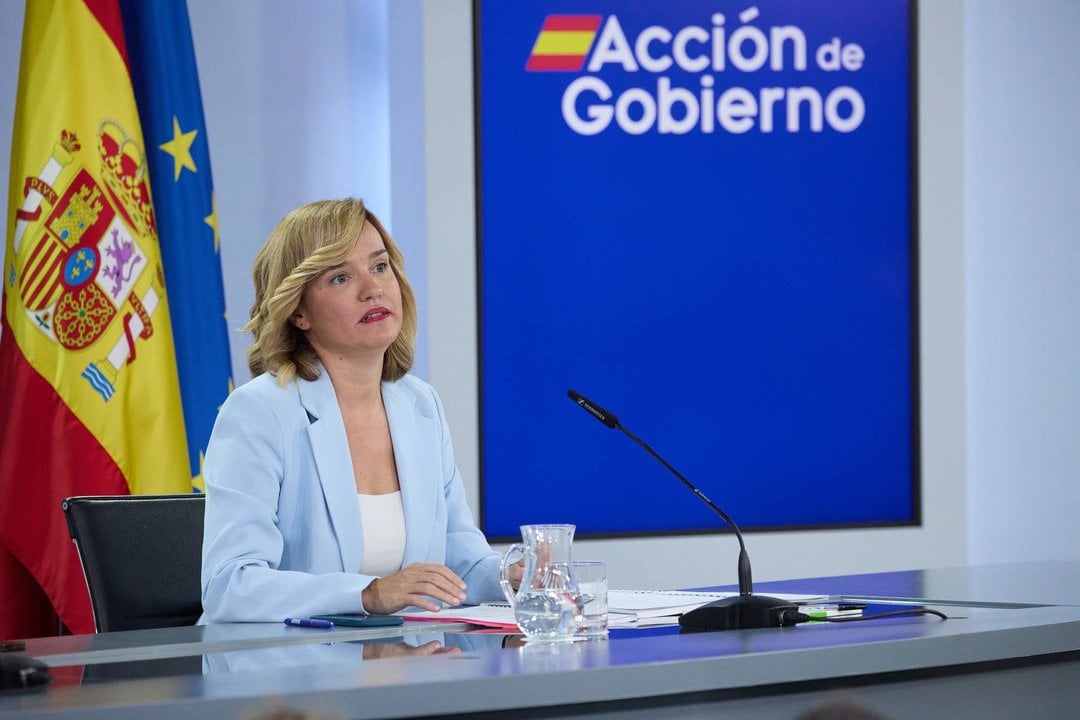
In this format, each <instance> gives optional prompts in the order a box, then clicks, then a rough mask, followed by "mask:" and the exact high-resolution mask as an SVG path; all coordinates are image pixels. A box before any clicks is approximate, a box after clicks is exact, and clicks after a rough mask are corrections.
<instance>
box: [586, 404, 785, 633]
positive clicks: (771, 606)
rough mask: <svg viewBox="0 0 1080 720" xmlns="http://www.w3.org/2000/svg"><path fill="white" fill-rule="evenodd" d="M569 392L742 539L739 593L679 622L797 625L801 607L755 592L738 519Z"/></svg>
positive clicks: (728, 626) (698, 626)
mask: <svg viewBox="0 0 1080 720" xmlns="http://www.w3.org/2000/svg"><path fill="white" fill-rule="evenodd" d="M566 394H567V395H568V396H569V397H570V399H571V400H573V401H574V402H575V403H577V404H578V405H580V406H581V407H582V408H583V409H584V410H585V411H586V412H588V413H589V414H590V415H592V416H593V417H595V418H596V419H597V420H599V421H600V422H602V423H604V425H607V426H608V427H609V428H615V429H618V430H622V431H623V432H624V433H626V435H627V436H629V438H630V439H631V440H633V441H634V442H636V443H637V444H638V445H640V446H641V447H642V448H644V450H645V452H647V453H649V454H650V455H652V456H653V457H654V458H656V460H657V461H659V463H660V464H661V465H663V466H664V467H666V468H667V469H668V470H669V471H670V472H671V474H672V475H674V476H675V477H677V478H679V481H680V482H682V484H683V485H685V486H686V487H687V488H688V489H689V490H690V492H692V493H694V494H695V495H697V496H698V498H700V499H701V501H702V502H704V503H705V504H706V505H708V506H709V509H710V510H712V511H713V512H714V513H716V514H717V515H719V516H720V517H721V519H723V521H724V522H726V523H727V524H728V525H729V526H730V527H731V529H732V530H734V531H735V537H737V538H738V539H739V594H738V596H736V597H729V598H724V599H723V600H716V601H715V602H711V603H709V604H707V605H702V606H701V607H699V608H697V609H696V610H691V611H690V612H688V613H685V614H684V615H682V616H681V617H680V618H679V625H681V626H682V627H684V628H689V629H692V630H742V629H749V628H767V627H782V626H785V625H794V624H795V622H794V617H795V611H796V610H797V608H796V607H795V605H794V604H792V603H791V602H789V601H787V600H783V599H781V598H775V597H769V596H768V595H754V582H753V579H752V577H751V573H750V555H749V554H748V553H747V552H746V543H745V542H744V541H743V535H742V532H741V531H740V530H739V526H738V525H736V524H735V521H734V520H732V519H731V518H730V517H729V516H728V514H727V513H726V512H724V511H723V510H721V509H720V508H718V507H717V506H716V505H715V504H714V503H713V501H712V500H710V499H709V498H707V497H705V493H703V492H701V490H698V489H697V487H695V486H694V484H693V483H692V482H690V481H689V480H687V479H686V478H684V477H683V476H682V474H681V473H680V472H679V471H678V470H676V469H675V468H673V467H671V465H670V464H669V463H668V461H667V460H665V459H664V458H662V457H660V455H659V454H658V453H657V452H656V451H655V450H653V449H652V448H651V447H649V446H648V445H647V444H646V443H645V441H644V440H642V439H641V438H639V437H638V436H637V435H635V434H634V433H632V432H630V431H629V430H627V429H626V428H625V427H623V426H622V423H620V422H619V419H618V418H617V417H615V415H614V414H612V413H610V412H608V411H607V410H605V409H604V408H602V407H600V406H599V405H597V404H596V403H594V402H593V401H592V400H590V399H588V398H587V397H585V396H584V395H582V394H581V393H579V392H577V391H575V390H567V391H566Z"/></svg>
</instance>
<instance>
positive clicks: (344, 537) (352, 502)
mask: <svg viewBox="0 0 1080 720" xmlns="http://www.w3.org/2000/svg"><path fill="white" fill-rule="evenodd" d="M297 384H298V385H299V388H300V402H301V404H302V405H303V406H304V409H305V410H306V411H307V413H308V419H309V420H310V423H309V425H308V438H309V440H310V442H311V450H312V455H314V457H315V466H316V468H317V469H318V474H319V477H318V481H319V483H320V484H321V485H322V491H323V499H324V500H325V501H326V508H327V511H328V512H329V514H330V522H331V523H332V524H333V528H334V535H335V537H337V543H338V552H339V553H340V554H341V569H342V571H344V572H347V573H355V572H358V571H359V570H360V559H361V558H362V557H363V552H364V547H363V545H364V533H363V530H362V529H361V527H360V508H359V505H358V503H357V497H356V478H355V477H354V476H353V468H352V458H351V456H350V455H349V441H348V440H347V439H346V437H345V423H344V422H343V421H342V419H341V408H340V407H339V406H338V402H337V396H336V395H334V385H333V383H332V382H331V381H330V375H329V374H328V373H327V372H326V370H325V369H324V370H323V371H322V373H321V374H320V375H319V377H318V379H316V380H314V381H312V382H308V381H306V380H298V381H297Z"/></svg>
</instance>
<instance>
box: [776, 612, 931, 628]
mask: <svg viewBox="0 0 1080 720" xmlns="http://www.w3.org/2000/svg"><path fill="white" fill-rule="evenodd" d="M784 615H785V616H786V617H784V618H783V619H784V620H788V621H790V622H785V623H784V624H785V625H786V624H791V625H797V624H799V623H805V622H810V621H813V622H836V623H841V622H861V621H863V620H877V619H879V618H890V617H904V616H907V615H936V616H938V617H939V618H941V619H942V620H948V619H949V616H948V615H946V614H945V613H943V612H941V611H940V610H934V609H933V608H908V609H906V610H890V611H888V612H880V613H873V614H872V615H852V616H850V617H827V616H826V617H821V616H817V615H807V614H806V613H801V612H797V611H796V612H794V613H791V612H790V611H785V613H784Z"/></svg>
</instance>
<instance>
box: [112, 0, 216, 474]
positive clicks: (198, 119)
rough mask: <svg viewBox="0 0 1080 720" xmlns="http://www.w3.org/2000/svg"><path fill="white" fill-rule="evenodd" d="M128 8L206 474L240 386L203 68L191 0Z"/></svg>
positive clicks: (186, 384) (131, 54) (190, 418)
mask: <svg viewBox="0 0 1080 720" xmlns="http://www.w3.org/2000/svg"><path fill="white" fill-rule="evenodd" d="M120 7H121V12H122V14H123V21H124V35H125V38H126V40H127V47H128V65H129V67H130V69H131V82H132V85H133V86H134V90H135V98H136V101H137V103H138V106H139V118H140V121H141V122H142V129H143V136H144V140H145V143H146V153H147V165H148V166H149V174H150V191H151V194H152V196H153V201H154V211H155V213H156V215H157V223H158V237H159V239H160V242H161V255H162V262H163V264H164V266H165V283H166V291H167V293H168V297H169V301H170V302H169V309H170V312H171V314H172V325H173V335H174V337H175V344H176V364H177V373H178V375H179V378H180V393H181V397H182V402H183V408H184V428H185V431H186V433H187V442H188V459H189V461H190V463H191V475H192V477H193V478H196V477H197V476H199V475H201V467H200V465H201V455H202V452H203V450H204V449H205V448H206V443H207V441H208V440H209V439H210V431H211V429H212V428H213V425H214V419H215V417H216V416H217V409H218V407H219V406H220V405H221V403H222V402H223V401H224V400H225V397H226V396H227V395H228V393H229V390H230V389H231V386H232V378H231V377H230V376H231V361H230V357H229V336H228V328H227V326H226V321H225V292H224V288H223V286H222V280H221V261H220V259H219V256H218V244H219V236H218V221H217V205H216V202H215V198H214V185H213V181H212V179H211V175H210V152H209V147H208V144H207V141H206V126H205V123H204V120H203V109H202V98H201V96H200V93H199V74H198V70H197V68H196V66H195V51H194V48H193V46H192V42H191V25H190V23H189V22H188V13H187V5H186V3H185V2H184V0H122V2H121V3H120ZM198 480H199V483H198V484H200V485H201V478H199V479H198ZM198 489H201V487H200V488H198Z"/></svg>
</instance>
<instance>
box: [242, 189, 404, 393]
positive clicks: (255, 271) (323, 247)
mask: <svg viewBox="0 0 1080 720" xmlns="http://www.w3.org/2000/svg"><path fill="white" fill-rule="evenodd" d="M365 223H371V225H372V227H374V228H375V229H376V230H377V231H378V233H379V235H380V236H381V237H382V239H383V242H384V243H385V244H386V251H387V254H388V255H389V257H390V269H391V270H392V271H393V273H394V277H396V278H397V281H398V285H399V286H400V287H401V309H402V320H401V332H399V333H398V336H397V337H396V338H395V339H394V342H393V343H391V344H390V347H389V348H387V349H386V353H385V354H384V355H383V367H382V379H383V380H387V381H394V380H398V379H400V378H401V377H403V376H404V375H405V373H407V372H409V370H410V369H411V368H412V363H413V351H414V346H413V343H414V342H415V339H416V300H415V298H414V297H413V291H412V287H410V286H409V281H408V280H407V279H406V278H405V259H404V257H403V256H402V254H401V250H399V249H398V247H397V245H395V244H394V241H393V240H391V239H390V233H388V232H386V228H384V227H383V225H382V223H381V222H379V219H378V218H377V217H375V215H374V214H373V213H372V212H370V211H369V210H368V209H367V208H365V207H364V202H363V201H362V200H357V199H355V198H345V199H344V200H320V201H318V202H313V203H309V204H307V205H303V206H301V207H298V208H296V209H295V210H293V211H292V212H290V213H289V214H288V215H286V216H285V217H284V218H282V219H281V222H279V223H278V224H277V227H275V228H274V230H273V231H272V232H271V233H270V236H269V237H268V238H266V242H265V243H263V246H262V248H261V249H260V250H259V252H258V254H257V255H256V256H255V264H254V267H253V268H252V276H253V279H254V281H255V304H254V305H252V306H251V320H249V321H248V324H247V325H245V326H244V331H245V332H250V333H251V334H252V336H253V338H254V341H253V342H252V344H251V347H250V348H248V368H249V369H250V370H251V374H252V375H253V376H255V375H260V374H262V373H264V372H268V373H270V374H272V375H274V376H275V377H277V379H278V383H280V384H281V385H282V386H284V385H285V384H286V383H288V382H289V381H291V380H292V379H293V378H295V377H297V376H299V377H301V378H303V379H304V380H314V379H316V378H317V377H319V372H320V370H319V367H320V364H319V356H318V354H316V352H315V350H314V348H312V347H311V345H310V344H309V343H308V341H307V337H306V336H305V335H304V333H303V332H301V331H300V330H299V329H298V328H297V327H296V326H294V325H293V324H292V321H291V319H290V318H291V317H292V314H293V313H294V312H295V311H296V308H297V307H298V306H299V305H300V300H301V298H302V297H303V294H304V287H305V286H306V285H307V283H308V282H309V281H310V280H312V279H314V278H315V277H317V276H319V275H321V274H322V273H323V272H325V271H326V270H328V269H330V268H332V267H336V266H338V265H340V264H341V263H343V262H344V261H345V258H346V257H347V256H348V255H349V253H350V252H352V249H353V247H354V246H355V245H356V241H357V238H359V237H360V231H361V230H363V228H364V224H365Z"/></svg>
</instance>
